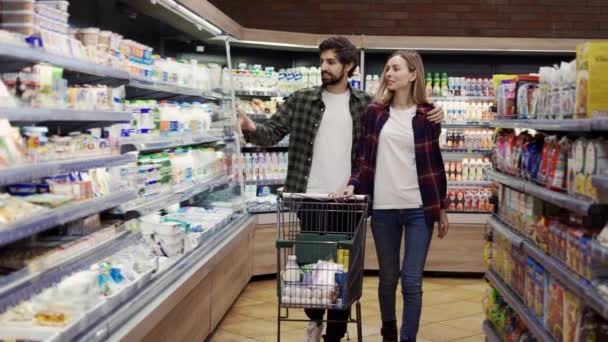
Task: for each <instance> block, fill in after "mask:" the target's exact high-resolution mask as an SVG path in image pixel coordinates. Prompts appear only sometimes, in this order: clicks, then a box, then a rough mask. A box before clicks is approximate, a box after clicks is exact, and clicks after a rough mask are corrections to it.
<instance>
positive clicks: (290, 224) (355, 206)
mask: <svg viewBox="0 0 608 342" xmlns="http://www.w3.org/2000/svg"><path fill="white" fill-rule="evenodd" d="M367 210H368V198H367V196H353V197H351V198H349V199H347V200H344V201H336V200H334V199H332V198H330V197H329V195H318V194H295V193H279V194H278V198H277V241H276V247H277V275H278V276H277V296H278V303H279V304H278V326H277V340H278V341H280V340H281V322H283V321H290V322H308V320H304V319H294V318H290V317H289V309H290V308H291V309H294V308H300V309H331V310H350V307H351V305H352V304H353V303H355V302H356V318H353V317H352V315H351V314H350V313H349V317H348V319H347V323H356V324H357V336H358V341H361V339H362V328H361V303H360V302H359V299H360V298H361V292H362V287H363V261H364V256H365V233H366V217H367V215H366V213H367ZM283 310H284V312H285V314H283ZM324 322H328V321H327V320H325V321H324Z"/></svg>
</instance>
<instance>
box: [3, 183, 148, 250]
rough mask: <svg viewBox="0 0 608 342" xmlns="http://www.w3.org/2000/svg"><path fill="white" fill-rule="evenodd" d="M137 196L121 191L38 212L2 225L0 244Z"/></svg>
mask: <svg viewBox="0 0 608 342" xmlns="http://www.w3.org/2000/svg"><path fill="white" fill-rule="evenodd" d="M135 198H137V192H136V191H121V192H116V193H112V194H109V195H105V196H101V197H97V198H93V199H89V200H85V201H80V202H74V203H71V204H67V205H64V206H62V207H59V208H55V209H48V210H43V211H40V212H36V214H35V215H33V216H32V217H30V218H27V219H24V220H19V221H16V222H11V223H9V224H4V225H1V226H0V246H2V245H6V244H9V243H11V242H15V241H19V240H21V239H23V238H26V237H28V236H32V235H34V234H37V233H40V232H43V231H46V230H49V229H51V228H54V227H56V226H59V225H62V224H65V223H68V222H71V221H74V220H77V219H80V218H83V217H86V216H90V215H92V214H96V213H99V212H102V211H106V210H108V209H112V208H115V207H118V206H119V205H121V204H123V203H126V202H128V201H131V200H133V199H135Z"/></svg>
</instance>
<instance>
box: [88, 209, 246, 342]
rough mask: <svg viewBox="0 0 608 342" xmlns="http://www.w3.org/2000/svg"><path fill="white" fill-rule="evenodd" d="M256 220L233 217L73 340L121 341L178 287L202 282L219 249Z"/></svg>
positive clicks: (89, 320)
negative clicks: (201, 243) (209, 238)
mask: <svg viewBox="0 0 608 342" xmlns="http://www.w3.org/2000/svg"><path fill="white" fill-rule="evenodd" d="M254 220H255V218H254V217H253V216H251V215H247V214H245V215H240V216H237V217H235V218H234V219H232V220H231V222H230V223H228V224H227V225H226V226H224V227H223V228H221V229H215V230H216V231H220V232H219V235H218V236H216V237H214V238H213V241H212V243H210V244H206V245H204V246H201V247H198V248H195V249H194V250H192V251H190V252H189V253H187V254H185V255H184V256H183V257H182V258H180V259H178V260H177V261H176V262H175V263H174V264H173V265H172V266H171V267H170V268H166V269H164V270H161V271H159V272H158V273H157V274H156V275H155V277H154V278H153V281H152V282H151V283H150V284H149V285H148V286H146V287H144V288H142V289H141V290H139V291H137V292H136V293H135V294H134V295H133V296H132V297H131V298H130V299H129V300H128V301H125V302H123V303H122V305H120V306H119V307H117V309H116V310H114V311H113V312H111V313H109V314H107V315H100V316H93V317H88V319H87V320H88V322H91V324H90V325H89V326H88V328H87V329H83V330H82V331H81V334H80V335H79V336H77V337H76V339H77V340H79V341H91V342H94V341H100V342H101V341H108V340H122V339H124V338H125V337H127V335H128V334H129V333H130V332H131V331H132V330H133V329H134V328H135V327H137V326H138V325H140V324H142V323H143V322H144V320H145V319H146V318H147V317H149V316H150V315H152V314H154V312H155V311H156V310H158V309H159V308H160V307H161V306H162V305H163V303H166V301H167V300H168V299H169V298H170V296H172V295H174V294H175V293H176V292H177V291H178V289H179V288H180V287H183V286H184V285H185V284H186V283H188V282H189V281H191V280H192V279H194V278H196V279H202V278H204V277H205V276H206V275H207V274H208V273H207V272H210V269H211V268H210V267H205V266H208V265H210V263H214V260H217V258H218V256H219V255H220V254H221V252H222V250H223V249H225V248H226V247H227V246H228V245H229V244H230V243H231V242H232V241H233V240H234V238H236V237H237V236H239V234H241V233H242V231H243V230H245V229H246V228H248V227H249V226H250V225H251V224H252V223H253V222H254Z"/></svg>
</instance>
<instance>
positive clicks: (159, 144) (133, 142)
mask: <svg viewBox="0 0 608 342" xmlns="http://www.w3.org/2000/svg"><path fill="white" fill-rule="evenodd" d="M222 140H224V136H223V135H222V134H220V133H219V132H215V131H208V132H200V133H196V132H193V133H187V134H174V135H170V136H158V135H140V136H136V137H133V138H124V139H121V141H120V145H121V151H122V152H123V153H125V152H130V151H139V152H154V151H161V150H165V149H171V148H177V147H184V146H192V145H202V144H210V143H215V142H219V141H222Z"/></svg>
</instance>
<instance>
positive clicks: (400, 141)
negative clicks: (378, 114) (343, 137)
mask: <svg viewBox="0 0 608 342" xmlns="http://www.w3.org/2000/svg"><path fill="white" fill-rule="evenodd" d="M415 115H416V106H412V107H410V108H408V109H406V110H395V109H393V108H391V109H390V117H389V119H388V121H387V122H386V124H385V125H384V127H383V128H382V131H381V132H380V140H379V142H378V157H377V160H376V175H375V179H374V209H413V208H419V207H420V206H421V205H422V196H421V195H420V187H419V185H418V172H417V170H416V153H415V148H414V147H415V146H414V130H413V128H412V119H413V118H414V116H415Z"/></svg>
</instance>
